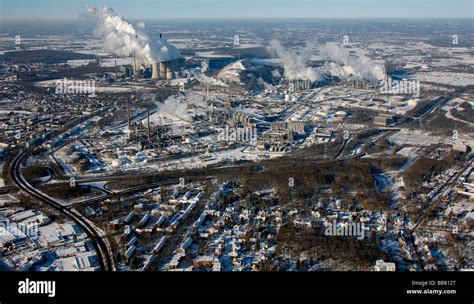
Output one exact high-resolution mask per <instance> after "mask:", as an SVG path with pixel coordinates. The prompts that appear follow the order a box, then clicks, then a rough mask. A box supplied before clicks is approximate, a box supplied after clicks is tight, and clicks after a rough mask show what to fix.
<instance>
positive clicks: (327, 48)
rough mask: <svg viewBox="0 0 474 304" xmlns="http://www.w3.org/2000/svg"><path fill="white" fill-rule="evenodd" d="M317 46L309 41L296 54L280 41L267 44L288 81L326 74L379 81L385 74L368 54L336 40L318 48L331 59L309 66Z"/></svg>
mask: <svg viewBox="0 0 474 304" xmlns="http://www.w3.org/2000/svg"><path fill="white" fill-rule="evenodd" d="M317 49H318V47H317V46H316V45H314V44H308V45H307V47H306V48H305V49H304V50H303V51H302V52H299V53H296V52H292V51H288V50H286V49H285V48H283V46H282V45H281V44H280V42H278V41H277V40H272V41H271V42H270V44H269V46H268V50H269V51H270V52H271V53H273V54H275V55H276V56H277V57H278V58H279V59H280V60H281V62H282V64H283V68H284V77H285V78H286V79H289V80H310V81H312V82H314V81H317V80H320V79H322V78H323V77H324V76H335V77H339V78H341V79H345V80H359V81H362V80H365V81H370V82H377V81H380V80H383V79H384V77H385V73H384V69H383V67H381V66H379V65H376V64H375V63H373V62H372V60H371V59H370V58H368V57H367V56H364V55H358V56H355V55H352V54H351V53H350V52H349V50H348V49H345V48H344V47H342V46H340V45H339V44H337V43H327V44H326V45H324V46H322V47H319V50H320V56H321V57H322V59H323V60H327V61H328V62H326V63H325V64H324V65H323V66H322V67H319V68H313V67H310V66H308V65H307V63H308V62H309V61H310V58H311V56H312V55H315V54H314V51H315V50H317Z"/></svg>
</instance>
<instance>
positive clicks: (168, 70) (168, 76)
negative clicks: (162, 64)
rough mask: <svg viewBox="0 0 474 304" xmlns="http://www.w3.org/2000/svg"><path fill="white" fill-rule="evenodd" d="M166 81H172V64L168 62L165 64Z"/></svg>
mask: <svg viewBox="0 0 474 304" xmlns="http://www.w3.org/2000/svg"><path fill="white" fill-rule="evenodd" d="M166 79H168V80H171V79H173V67H172V62H168V63H167V64H166Z"/></svg>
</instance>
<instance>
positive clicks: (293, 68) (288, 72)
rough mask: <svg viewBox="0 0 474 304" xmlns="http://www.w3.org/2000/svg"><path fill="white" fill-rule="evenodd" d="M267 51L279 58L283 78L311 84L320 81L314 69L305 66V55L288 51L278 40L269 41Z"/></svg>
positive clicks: (319, 76) (306, 59)
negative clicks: (306, 81)
mask: <svg viewBox="0 0 474 304" xmlns="http://www.w3.org/2000/svg"><path fill="white" fill-rule="evenodd" d="M268 50H269V51H270V52H271V53H273V54H275V55H276V56H277V57H278V58H280V60H281V62H282V64H283V68H284V77H285V78H287V79H289V80H310V81H311V82H315V81H317V80H320V79H321V75H320V74H319V72H318V71H317V70H316V69H315V68H312V67H309V66H307V62H308V56H307V54H305V53H301V54H298V53H296V52H291V51H288V50H286V49H285V48H284V47H283V46H282V45H281V43H280V42H279V41H278V40H272V41H270V44H269V46H268Z"/></svg>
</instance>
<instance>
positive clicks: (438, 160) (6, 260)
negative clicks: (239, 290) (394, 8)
mask: <svg viewBox="0 0 474 304" xmlns="http://www.w3.org/2000/svg"><path fill="white" fill-rule="evenodd" d="M81 15H83V16H85V17H84V18H86V19H85V20H87V25H88V27H87V30H83V29H82V28H81V30H76V29H77V27H76V25H75V24H72V25H69V27H68V28H67V29H68V30H64V34H61V35H59V34H56V33H55V32H54V31H53V32H48V29H47V28H41V27H39V28H38V29H35V30H32V29H28V30H25V31H24V34H21V42H19V43H18V39H17V38H15V37H16V30H17V28H15V25H14V24H13V25H9V26H8V27H5V28H4V29H1V30H0V40H1V41H2V43H1V45H0V71H1V72H0V79H1V80H2V82H1V86H0V129H1V130H2V132H1V135H0V160H1V168H2V176H1V178H0V220H1V221H2V223H8V224H5V225H3V226H0V232H2V233H0V262H1V263H0V269H7V270H10V271H134V272H143V271H229V272H230V271H403V272H405V271H472V270H474V260H473V255H472V248H473V245H474V243H473V235H472V225H473V223H474V222H473V221H474V209H473V204H472V203H473V202H474V186H473V185H474V171H473V167H472V156H473V154H472V149H473V147H474V137H473V134H474V108H473V106H474V101H473V96H474V73H473V64H474V55H473V51H472V48H473V45H474V44H473V43H474V36H473V32H472V28H471V30H470V26H469V22H467V23H466V22H465V21H463V20H461V21H459V20H458V21H456V22H453V23H452V24H451V26H452V28H450V30H449V31H448V30H443V29H442V28H439V27H438V25H437V23H436V22H434V21H433V22H431V21H429V20H425V21H423V22H424V23H423V26H425V27H426V28H428V29H429V30H428V32H430V33H431V32H436V31H437V32H436V33H437V34H426V33H425V32H423V33H419V35H418V34H416V35H415V34H413V33H412V32H410V31H414V30H413V28H416V27H417V24H418V23H416V22H413V23H410V22H412V21H406V22H408V23H407V24H408V25H407V27H405V26H398V25H397V24H388V23H383V22H382V23H377V22H381V21H353V22H355V23H354V24H353V25H352V26H354V27H355V28H357V29H360V30H359V31H358V30H355V31H351V32H350V33H351V34H350V35H348V34H347V33H349V31H348V29H347V28H346V26H348V25H347V24H345V23H341V24H338V26H335V27H332V25H331V24H328V23H325V21H320V20H319V21H308V22H307V23H305V22H302V23H301V24H299V23H298V24H297V25H295V24H293V23H292V22H290V21H288V22H284V21H278V22H277V21H271V20H270V21H268V22H263V23H261V24H260V23H258V24H257V25H255V24H253V23H252V21H246V22H248V23H246V22H243V23H242V24H239V25H235V24H233V23H230V24H221V23H220V21H208V22H205V21H200V22H196V23H185V22H183V23H182V24H181V23H179V22H176V23H173V22H171V21H169V20H168V21H166V22H160V21H149V22H148V21H136V20H134V21H133V22H132V21H129V20H128V18H127V16H126V15H127V12H126V11H122V12H120V13H119V12H116V11H114V10H113V9H112V8H110V7H105V6H100V7H92V6H88V7H86V8H85V9H83V11H82V12H81ZM122 15H125V16H122ZM82 22H83V23H86V22H85V21H82ZM420 22H421V21H420ZM372 28H380V29H381V30H380V31H379V30H371V29H372ZM223 29H225V30H223ZM451 31H456V33H458V35H460V37H462V38H463V39H462V43H461V44H455V45H453V44H451V43H450V41H451V40H450V39H451V38H450V37H451V36H450V35H451ZM308 33H309V34H308ZM387 33H389V34H390V35H388V36H387ZM308 35H313V36H315V37H318V39H317V40H316V39H309V38H307V37H308ZM347 35H348V36H347ZM423 35H426V36H423ZM420 36H422V38H419V37H420ZM236 37H237V38H238V39H236ZM440 37H442V38H440ZM440 39H441V41H440ZM443 39H444V40H443ZM25 227H26V228H28V229H26V230H25V229H20V228H25ZM328 231H329V232H328Z"/></svg>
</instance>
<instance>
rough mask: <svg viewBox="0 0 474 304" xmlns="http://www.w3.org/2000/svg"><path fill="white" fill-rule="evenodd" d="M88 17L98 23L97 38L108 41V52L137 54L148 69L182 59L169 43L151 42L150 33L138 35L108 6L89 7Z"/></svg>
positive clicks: (105, 43)
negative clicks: (151, 65) (156, 64)
mask: <svg viewBox="0 0 474 304" xmlns="http://www.w3.org/2000/svg"><path fill="white" fill-rule="evenodd" d="M86 13H87V15H88V16H91V17H93V18H94V19H95V21H96V22H97V25H96V28H95V30H94V35H95V36H97V37H100V38H102V39H103V40H104V48H105V50H106V51H107V52H110V53H112V54H115V55H118V56H130V55H132V54H134V53H135V55H136V56H137V58H138V59H139V61H140V62H141V63H143V64H146V65H150V64H152V63H156V62H161V61H169V60H174V59H178V58H182V55H181V53H180V52H179V51H178V49H177V48H176V47H175V46H174V45H172V44H170V43H168V42H167V41H166V39H164V38H161V39H159V40H157V41H153V40H151V39H150V38H149V37H148V35H146V33H144V32H143V31H141V32H138V31H137V30H136V29H135V28H134V27H133V26H132V25H131V24H130V22H128V21H127V20H125V19H124V18H123V17H122V16H120V15H118V14H116V13H115V12H114V10H113V9H111V8H109V7H107V6H100V7H98V8H96V7H93V6H86ZM141 25H143V27H142V26H141ZM144 25H145V24H144V23H141V24H139V26H138V27H139V28H140V29H144V27H145V26H144Z"/></svg>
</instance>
